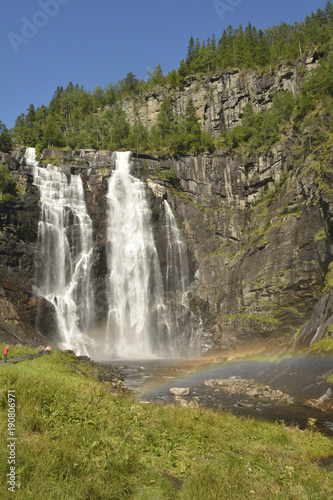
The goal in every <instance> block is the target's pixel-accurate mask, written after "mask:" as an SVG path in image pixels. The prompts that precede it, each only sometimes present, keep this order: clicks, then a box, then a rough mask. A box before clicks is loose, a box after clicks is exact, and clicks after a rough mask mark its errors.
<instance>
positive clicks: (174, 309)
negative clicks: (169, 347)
mask: <svg viewBox="0 0 333 500" xmlns="http://www.w3.org/2000/svg"><path fill="white" fill-rule="evenodd" d="M163 207H164V213H165V226H166V239H167V248H166V264H167V265H166V279H165V282H166V292H167V307H168V310H169V314H170V315H171V316H172V318H173V338H174V343H175V345H176V346H177V351H178V352H183V351H184V348H186V352H187V354H198V352H199V348H200V338H201V332H202V325H201V320H200V319H199V320H198V319H197V318H195V316H194V314H193V313H192V312H191V310H190V307H189V300H188V289H189V286H190V267H189V263H188V258H187V245H186V242H185V240H184V238H183V236H182V234H181V232H180V230H179V228H178V225H177V221H176V218H175V216H174V215H173V213H172V210H171V207H170V205H169V203H168V202H167V200H165V199H164V200H163Z"/></svg>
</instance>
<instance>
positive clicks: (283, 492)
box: [0, 349, 333, 500]
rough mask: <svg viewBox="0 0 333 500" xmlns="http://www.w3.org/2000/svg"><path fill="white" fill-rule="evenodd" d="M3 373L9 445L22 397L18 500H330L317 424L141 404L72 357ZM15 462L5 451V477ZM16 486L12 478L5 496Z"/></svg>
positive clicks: (1, 425)
mask: <svg viewBox="0 0 333 500" xmlns="http://www.w3.org/2000/svg"><path fill="white" fill-rule="evenodd" d="M20 352H21V354H22V349H21V351H20ZM30 352H31V349H29V353H30ZM0 370H1V371H0V374H1V380H2V388H1V391H0V414H1V418H0V430H1V434H2V436H3V439H4V440H5V439H6V437H7V436H8V418H7V415H8V408H9V402H8V394H9V392H8V391H12V392H10V395H11V396H12V395H13V394H14V395H15V437H16V438H17V440H16V441H15V452H16V456H15V482H16V487H15V496H16V498H18V499H24V500H27V499H29V498H33V499H44V498H48V499H53V498H75V499H77V500H79V499H85V498H131V499H147V498H154V499H155V498H156V499H157V498H159V499H191V500H195V499H203V498H250V497H251V496H253V497H256V498H266V497H267V496H271V497H274V498H281V499H282V498H283V499H297V498H299V499H301V498H308V499H318V498H323V499H324V498H330V493H331V491H332V490H331V486H332V480H333V475H332V472H331V471H329V470H326V469H325V468H323V467H321V466H320V465H319V464H318V461H320V460H321V459H325V458H327V457H329V456H331V455H332V453H333V448H332V447H333V444H332V440H330V439H329V438H327V437H325V436H323V435H321V434H319V433H317V432H315V431H314V422H313V421H309V424H311V425H309V427H308V429H307V430H305V431H301V430H299V429H298V428H297V427H286V425H285V423H284V422H283V421H280V422H276V423H269V422H265V421H261V420H254V419H250V418H249V419H247V418H237V417H234V416H232V415H230V414H228V413H216V412H213V411H209V410H205V409H203V408H201V407H199V406H195V407H193V408H175V407H173V406H154V405H142V404H139V403H138V402H137V401H135V400H134V399H132V398H131V397H127V398H125V397H123V396H117V395H116V394H112V393H111V385H110V384H109V383H108V382H103V383H101V382H99V381H98V380H97V376H96V375H94V373H93V370H94V368H93V367H92V366H89V365H87V364H84V363H81V362H79V361H78V360H77V359H76V358H75V357H74V356H73V355H71V354H69V353H61V352H54V353H53V354H51V355H49V356H42V357H39V358H36V359H34V360H31V361H25V362H22V363H18V364H7V365H6V366H5V365H3V366H1V367H0ZM5 442H7V441H5ZM8 456H9V448H7V446H2V447H1V448H0V470H1V473H2V474H1V475H2V477H3V478H6V477H7V476H6V474H8V473H9V464H8ZM7 488H8V484H6V480H3V481H2V483H1V486H0V489H1V493H2V495H1V496H2V498H11V495H12V492H11V491H8V489H7Z"/></svg>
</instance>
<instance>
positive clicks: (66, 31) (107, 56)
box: [0, 0, 326, 128]
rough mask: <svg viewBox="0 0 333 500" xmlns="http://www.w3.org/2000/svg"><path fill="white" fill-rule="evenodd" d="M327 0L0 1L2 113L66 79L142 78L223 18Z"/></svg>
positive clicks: (243, 19)
mask: <svg viewBox="0 0 333 500" xmlns="http://www.w3.org/2000/svg"><path fill="white" fill-rule="evenodd" d="M325 4H326V0H274V1H268V0H208V1H207V0H164V1H159V0H141V1H138V0H114V1H111V0H108V1H104V0H94V1H88V0H10V1H4V2H2V5H1V16H0V17H1V20H0V34H1V42H0V51H1V52H0V62H1V68H2V71H1V78H0V91H1V94H0V95H1V102H0V104H1V108H0V120H2V121H3V122H4V123H5V124H6V125H7V127H8V128H10V127H12V126H14V123H15V119H16V117H17V116H18V115H19V114H21V113H26V111H27V108H28V106H29V104H30V103H33V104H34V105H35V107H36V108H37V107H38V106H40V105H42V104H45V105H48V103H49V102H50V100H51V99H52V96H53V93H54V91H55V90H56V88H57V86H58V85H59V86H61V85H62V86H63V87H66V86H67V85H68V83H69V82H70V81H72V82H73V83H74V84H76V83H78V84H79V85H83V86H84V88H85V89H86V90H93V89H94V88H95V87H96V86H97V85H101V86H102V87H106V86H107V85H108V84H109V83H110V82H114V83H116V82H118V81H119V80H121V79H123V78H124V77H125V76H126V74H127V73H128V72H130V71H132V72H133V73H134V74H135V75H136V76H137V78H139V79H145V78H146V76H147V72H148V71H151V70H153V69H154V68H155V67H156V65H157V64H158V63H160V64H161V66H162V70H163V72H164V73H167V72H168V71H169V70H171V69H173V68H177V67H178V65H179V62H180V60H181V59H182V58H185V57H186V52H187V46H188V42H189V39H190V36H193V37H194V38H197V37H198V38H199V39H200V40H201V41H202V40H204V39H207V38H208V37H211V35H212V34H213V33H215V36H216V39H217V40H218V39H219V38H220V36H221V34H222V32H223V29H225V28H226V27H227V26H228V25H229V24H231V25H232V26H233V27H238V26H239V24H242V25H243V26H245V25H246V24H247V23H248V22H249V21H250V22H251V23H252V24H253V25H254V26H256V28H258V29H259V28H262V29H264V28H267V27H269V26H272V25H278V24H280V22H281V21H282V20H283V21H285V22H287V23H294V22H295V21H303V20H304V19H305V16H306V14H311V12H313V11H316V10H317V9H318V8H324V7H325Z"/></svg>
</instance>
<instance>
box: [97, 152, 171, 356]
mask: <svg viewBox="0 0 333 500" xmlns="http://www.w3.org/2000/svg"><path fill="white" fill-rule="evenodd" d="M130 154H131V153H128V152H127V153H116V155H117V157H116V158H117V162H116V170H114V171H113V172H112V175H111V178H110V181H109V190H108V195H107V199H108V228H107V234H108V247H107V255H108V265H109V271H110V275H109V293H108V297H109V317H108V324H107V348H108V350H109V351H110V352H111V353H112V354H113V355H116V356H118V357H122V358H128V357H135V358H140V357H141V358H146V357H151V356H153V355H154V354H161V352H166V351H170V350H172V348H173V347H172V345H171V342H170V331H171V329H170V324H169V319H168V314H167V310H166V307H165V305H164V303H163V295H164V291H163V281H162V275H161V271H160V267H159V261H158V256H157V251H156V248H155V244H154V238H153V233H152V226H151V212H150V209H149V207H148V201H147V197H146V193H145V184H144V183H143V182H141V181H140V180H139V179H136V178H134V177H133V176H132V175H130Z"/></svg>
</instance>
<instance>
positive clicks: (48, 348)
mask: <svg viewBox="0 0 333 500" xmlns="http://www.w3.org/2000/svg"><path fill="white" fill-rule="evenodd" d="M45 354H51V346H49V345H48V346H47V348H46V349H45Z"/></svg>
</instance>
